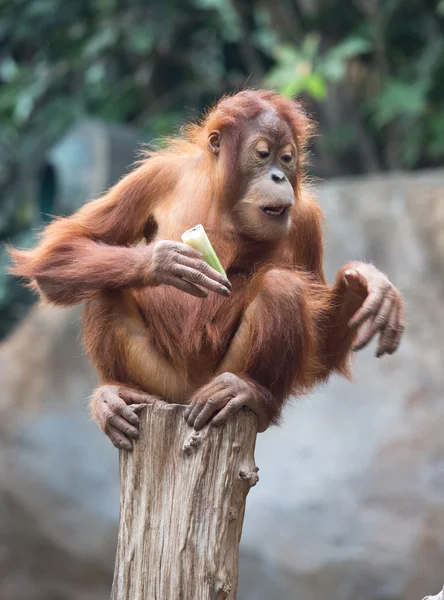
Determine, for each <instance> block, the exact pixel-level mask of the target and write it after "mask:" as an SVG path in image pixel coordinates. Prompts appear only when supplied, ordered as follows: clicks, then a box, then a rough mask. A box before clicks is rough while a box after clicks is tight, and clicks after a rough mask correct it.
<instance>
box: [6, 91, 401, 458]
mask: <svg viewBox="0 0 444 600" xmlns="http://www.w3.org/2000/svg"><path fill="white" fill-rule="evenodd" d="M310 134H311V124H310V121H309V119H308V118H307V116H306V115H305V113H304V112H303V110H302V108H301V106H300V105H299V104H298V103H297V102H294V101H290V100H287V99H284V98H282V97H280V96H278V95H277V94H276V93H274V92H271V91H243V92H240V93H238V94H236V95H233V96H230V97H227V98H224V99H222V100H221V101H220V102H219V103H218V104H217V106H216V107H215V108H213V110H211V111H210V112H209V113H208V114H207V116H206V118H205V119H204V120H203V122H202V123H201V124H200V125H191V126H189V127H188V128H187V129H186V130H185V133H184V134H183V136H181V137H179V138H173V139H171V140H170V141H169V144H168V145H167V147H166V148H165V149H162V150H159V151H156V152H153V153H151V154H150V155H147V156H146V158H145V159H144V160H142V161H141V162H140V164H139V165H138V166H137V168H136V169H135V170H133V171H132V172H131V173H129V174H128V175H126V176H125V177H124V178H123V179H122V180H121V181H120V182H119V183H117V184H116V185H115V186H114V187H113V188H112V189H110V190H109V191H108V192H107V193H106V194H105V195H104V196H103V197H102V198H100V199H98V200H94V201H93V202H90V203H88V204H86V205H85V206H84V207H82V208H81V209H80V210H79V211H78V212H77V213H76V214H74V215H73V216H70V217H68V218H62V219H58V220H55V221H54V222H52V223H51V224H50V225H49V226H48V227H47V228H46V230H45V231H44V233H43V236H42V239H41V242H40V244H39V245H38V246H37V247H36V248H35V249H33V250H31V251H18V250H11V255H12V258H13V261H14V267H13V272H14V273H15V274H17V275H20V276H22V277H25V278H28V279H30V280H31V285H32V286H34V287H35V288H36V289H38V290H39V292H40V293H41V295H42V296H43V297H44V298H45V299H47V300H48V301H50V302H53V303H55V304H59V305H64V306H67V305H71V304H76V303H78V302H84V303H85V316H84V342H85V347H86V350H87V353H88V355H89V356H90V358H91V360H92V361H93V363H94V365H95V367H96V369H97V370H98V372H99V375H100V377H101V381H102V385H101V387H99V388H98V389H97V390H96V391H95V392H94V394H93V396H92V399H91V411H92V414H93V416H94V418H95V419H96V420H97V422H98V424H99V426H100V427H101V428H102V430H103V431H104V432H105V433H106V434H107V435H108V437H109V438H110V439H111V441H112V442H113V444H114V445H115V446H116V447H118V448H126V449H128V450H130V449H131V448H132V441H133V440H134V439H136V438H137V436H138V425H139V417H138V416H137V412H138V410H137V409H138V406H137V405H139V406H140V405H143V404H146V403H152V402H154V401H156V400H158V401H164V402H178V403H186V404H188V408H187V410H186V413H185V416H186V419H187V421H188V423H189V424H190V426H192V427H194V428H195V429H201V428H202V427H203V426H204V425H205V424H207V423H208V422H210V423H212V424H213V425H221V424H222V423H224V422H225V421H226V420H227V419H228V418H229V417H230V415H232V414H234V413H235V412H236V411H238V410H239V409H240V408H242V407H244V406H247V407H248V408H250V409H251V410H252V411H253V412H254V413H255V414H256V415H257V418H258V428H259V431H264V430H265V429H267V427H268V426H269V425H270V424H271V423H276V422H278V420H279V417H280V414H281V410H282V406H283V404H284V402H285V400H286V399H287V398H288V397H289V396H291V395H293V394H300V393H302V392H306V391H308V390H309V389H311V388H312V387H313V386H314V385H316V384H317V383H320V382H323V381H325V380H326V379H327V378H328V376H329V375H330V374H331V373H332V372H335V371H336V372H339V373H341V374H344V375H347V374H348V362H349V357H350V354H351V351H352V349H354V350H359V349H361V348H363V347H364V346H366V345H367V344H368V343H369V341H370V340H371V339H372V338H373V337H374V336H375V335H376V334H379V345H378V349H377V356H382V355H383V354H392V353H393V352H394V351H395V350H396V349H397V347H398V345H399V342H400V339H401V336H402V332H403V328H404V308H403V302H402V298H401V295H400V294H399V292H398V291H397V290H396V289H395V288H394V287H393V285H392V284H391V283H390V282H389V281H388V279H387V277H386V276H385V275H383V274H382V273H381V272H379V271H378V270H377V269H376V268H375V267H373V266H372V265H369V264H364V263H359V262H351V263H348V264H346V265H344V266H343V267H342V268H341V269H340V270H339V272H338V274H337V277H336V281H335V283H334V284H333V285H332V286H329V285H328V284H327V282H326V280H325V277H324V272H323V265H322V262H323V235H322V229H321V221H322V219H321V212H320V209H319V207H318V205H317V204H316V202H315V200H314V199H313V197H312V195H311V194H310V192H309V190H308V186H307V185H306V184H304V156H305V148H306V145H307V142H308V140H309V137H310ZM198 223H201V224H202V225H203V226H204V227H205V229H206V231H207V232H208V235H209V237H210V239H211V242H212V244H213V246H214V249H215V251H216V253H217V254H218V256H219V258H220V260H221V262H222V264H223V266H224V268H225V270H226V272H227V277H228V279H227V278H225V277H224V276H222V275H220V274H219V273H218V272H216V271H215V270H214V269H212V268H211V267H210V266H208V265H207V264H206V263H205V262H204V261H203V259H202V256H201V255H200V253H199V252H198V251H197V250H194V249H192V248H190V247H189V246H186V245H184V244H182V243H181V242H180V238H181V234H182V233H183V232H184V231H185V230H187V229H189V228H191V227H193V226H194V225H196V224H198ZM363 324H366V327H364V328H362V327H361V326H362V325H363Z"/></svg>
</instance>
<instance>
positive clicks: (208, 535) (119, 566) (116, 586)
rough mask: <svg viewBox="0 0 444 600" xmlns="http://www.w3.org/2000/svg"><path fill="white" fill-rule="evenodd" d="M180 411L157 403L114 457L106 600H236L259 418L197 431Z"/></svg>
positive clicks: (243, 415) (244, 414)
mask: <svg viewBox="0 0 444 600" xmlns="http://www.w3.org/2000/svg"><path fill="white" fill-rule="evenodd" d="M185 408H186V407H185V406H181V405H177V404H167V405H165V404H155V405H151V406H148V407H147V408H146V409H145V410H144V411H143V413H142V414H141V415H140V417H141V421H142V424H141V435H140V439H139V440H138V442H137V443H136V444H135V447H134V450H133V452H132V453H131V452H125V451H121V452H120V477H121V505H120V526H119V540H118V547H117V557H116V566H115V572H114V582H113V590H112V594H111V600H223V599H229V600H234V599H235V598H236V589H237V578H238V555H239V542H240V537H241V533H242V524H243V519H244V511H245V502H246V498H247V494H248V492H249V490H250V488H251V487H252V486H254V485H255V484H256V483H257V481H258V476H257V471H258V469H257V467H256V466H255V463H254V446H255V441H256V430H257V424H256V417H255V416H254V415H253V414H252V413H251V412H249V411H247V410H243V411H241V412H239V413H238V414H237V415H235V416H234V417H233V418H232V419H231V420H230V421H229V422H228V423H227V424H226V425H225V426H224V427H221V428H216V427H205V428H204V429H203V430H202V431H200V432H196V431H194V430H193V429H190V427H189V426H188V425H187V424H186V423H185V421H184V417H183V415H184V411H185Z"/></svg>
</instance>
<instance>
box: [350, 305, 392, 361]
mask: <svg viewBox="0 0 444 600" xmlns="http://www.w3.org/2000/svg"><path fill="white" fill-rule="evenodd" d="M392 309H393V300H392V298H391V296H390V295H389V296H386V297H385V298H384V300H383V302H382V304H381V307H380V309H379V312H378V313H377V314H376V315H375V317H374V318H373V319H372V320H371V321H370V323H369V325H368V327H367V328H366V329H364V330H363V331H360V332H359V334H358V337H357V339H356V341H355V343H354V344H353V350H355V351H357V350H362V348H364V347H365V346H367V344H369V342H370V341H371V340H372V339H373V338H374V336H375V335H376V334H377V333H378V331H381V330H383V329H384V328H385V327H386V325H387V322H388V320H389V317H390V312H391V311H392Z"/></svg>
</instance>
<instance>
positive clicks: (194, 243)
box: [182, 225, 227, 277]
mask: <svg viewBox="0 0 444 600" xmlns="http://www.w3.org/2000/svg"><path fill="white" fill-rule="evenodd" d="M182 242H183V243H184V244H187V245H188V246H191V247H192V248H196V250H199V252H202V255H203V258H204V261H205V262H206V263H208V264H209V265H210V267H213V269H215V270H216V271H217V272H218V273H220V274H221V275H224V276H225V277H226V276H227V274H226V273H225V270H224V268H223V266H222V265H221V264H220V260H219V259H218V257H217V254H216V252H215V251H214V249H213V246H212V245H211V242H210V240H209V239H208V236H207V233H206V231H205V229H204V228H203V226H202V225H196V226H195V227H193V228H192V229H188V231H185V233H184V234H182Z"/></svg>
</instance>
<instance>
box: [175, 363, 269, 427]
mask: <svg viewBox="0 0 444 600" xmlns="http://www.w3.org/2000/svg"><path fill="white" fill-rule="evenodd" d="M259 390H260V387H259V386H256V385H254V384H253V383H250V382H249V381H248V380H246V379H243V378H242V377H238V376H237V375H233V373H222V374H221V375H218V376H217V377H215V378H214V379H212V380H211V381H210V382H209V383H208V384H207V385H204V386H203V387H202V388H200V389H199V390H198V391H197V392H196V393H195V394H194V396H193V397H192V398H191V402H190V404H189V405H188V408H187V410H186V411H185V420H186V421H187V423H188V425H190V426H191V427H194V429H196V430H197V431H198V430H199V429H202V427H204V425H206V424H207V423H208V422H211V424H212V425H215V426H217V425H222V424H223V423H225V422H226V421H227V419H229V418H230V416H232V415H234V414H235V413H237V412H238V411H239V410H240V409H241V408H243V407H244V406H246V407H248V408H249V409H250V410H251V411H252V412H254V413H255V414H256V416H257V418H258V431H259V432H262V431H265V430H266V429H267V428H268V426H269V425H270V424H271V423H272V422H273V420H274V419H273V409H274V406H272V402H270V401H269V399H268V397H267V396H266V394H262V393H261V392H260V391H259Z"/></svg>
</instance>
